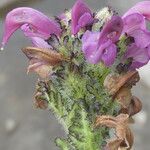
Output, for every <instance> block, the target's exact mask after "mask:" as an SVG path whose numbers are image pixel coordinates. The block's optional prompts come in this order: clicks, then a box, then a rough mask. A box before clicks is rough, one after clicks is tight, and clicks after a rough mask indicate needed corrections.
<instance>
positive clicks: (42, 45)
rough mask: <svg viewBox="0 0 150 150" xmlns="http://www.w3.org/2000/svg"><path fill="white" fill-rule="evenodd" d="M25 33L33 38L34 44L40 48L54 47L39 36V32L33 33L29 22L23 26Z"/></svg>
mask: <svg viewBox="0 0 150 150" xmlns="http://www.w3.org/2000/svg"><path fill="white" fill-rule="evenodd" d="M21 30H22V31H23V33H24V35H25V36H26V37H28V38H29V39H31V41H32V44H33V46H35V47H39V48H52V46H50V45H49V44H48V43H47V42H46V41H45V40H44V39H43V38H40V37H37V34H33V33H32V30H31V29H30V27H29V25H28V24H25V25H23V26H22V27H21Z"/></svg>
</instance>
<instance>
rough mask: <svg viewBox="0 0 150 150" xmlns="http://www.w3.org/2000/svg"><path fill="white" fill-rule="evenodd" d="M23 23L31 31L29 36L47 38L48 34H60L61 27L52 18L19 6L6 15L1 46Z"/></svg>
mask: <svg viewBox="0 0 150 150" xmlns="http://www.w3.org/2000/svg"><path fill="white" fill-rule="evenodd" d="M24 24H28V25H29V27H30V30H31V31H32V32H31V33H32V34H31V35H30V36H36V37H41V38H44V39H47V38H48V37H49V36H50V34H56V35H60V34H61V28H60V26H59V25H58V24H57V23H56V22H55V21H54V20H52V19H50V18H48V17H47V16H45V15H44V14H43V13H41V12H39V11H37V10H35V9H32V8H28V7H20V8H16V9H14V10H12V11H11V12H9V13H8V14H7V16H6V20H5V25H4V35H3V39H2V46H5V44H6V43H7V41H8V39H9V38H10V36H11V35H12V34H13V33H14V32H15V31H16V30H17V29H19V28H20V27H21V26H22V25H24Z"/></svg>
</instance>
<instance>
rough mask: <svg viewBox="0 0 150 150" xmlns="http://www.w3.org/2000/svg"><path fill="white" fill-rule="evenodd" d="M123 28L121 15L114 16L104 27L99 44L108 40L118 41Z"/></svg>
mask: <svg viewBox="0 0 150 150" xmlns="http://www.w3.org/2000/svg"><path fill="white" fill-rule="evenodd" d="M122 30H123V21H122V19H121V17H119V16H113V17H112V18H111V20H109V21H108V22H107V23H106V24H105V25H104V27H103V29H102V31H101V36H100V38H99V44H101V43H103V42H105V41H107V40H108V39H109V40H111V41H112V42H116V41H117V40H118V39H119V37H120V35H121V33H122Z"/></svg>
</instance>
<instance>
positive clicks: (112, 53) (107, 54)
mask: <svg viewBox="0 0 150 150" xmlns="http://www.w3.org/2000/svg"><path fill="white" fill-rule="evenodd" d="M116 54H117V47H116V45H115V44H111V45H110V46H108V47H107V48H106V49H105V50H104V52H103V55H102V60H103V62H104V64H105V65H106V66H111V65H112V64H113V63H114V61H115V58H116Z"/></svg>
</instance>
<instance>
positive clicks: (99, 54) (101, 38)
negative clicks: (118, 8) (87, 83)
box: [82, 16, 123, 66]
mask: <svg viewBox="0 0 150 150" xmlns="http://www.w3.org/2000/svg"><path fill="white" fill-rule="evenodd" d="M122 29H123V22H122V19H121V18H120V17H119V16H113V17H112V18H111V20H109V21H108V22H107V23H106V24H105V26H104V28H103V29H102V31H101V32H91V31H86V32H85V34H84V35H83V38H82V51H83V53H84V54H85V57H86V59H87V60H88V61H89V62H90V63H92V64H97V63H99V62H100V61H103V62H104V64H105V65H106V66H110V65H112V64H113V63H114V61H115V57H116V53H117V47H116V45H115V42H117V41H118V40H119V37H120V35H121V33H122Z"/></svg>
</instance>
